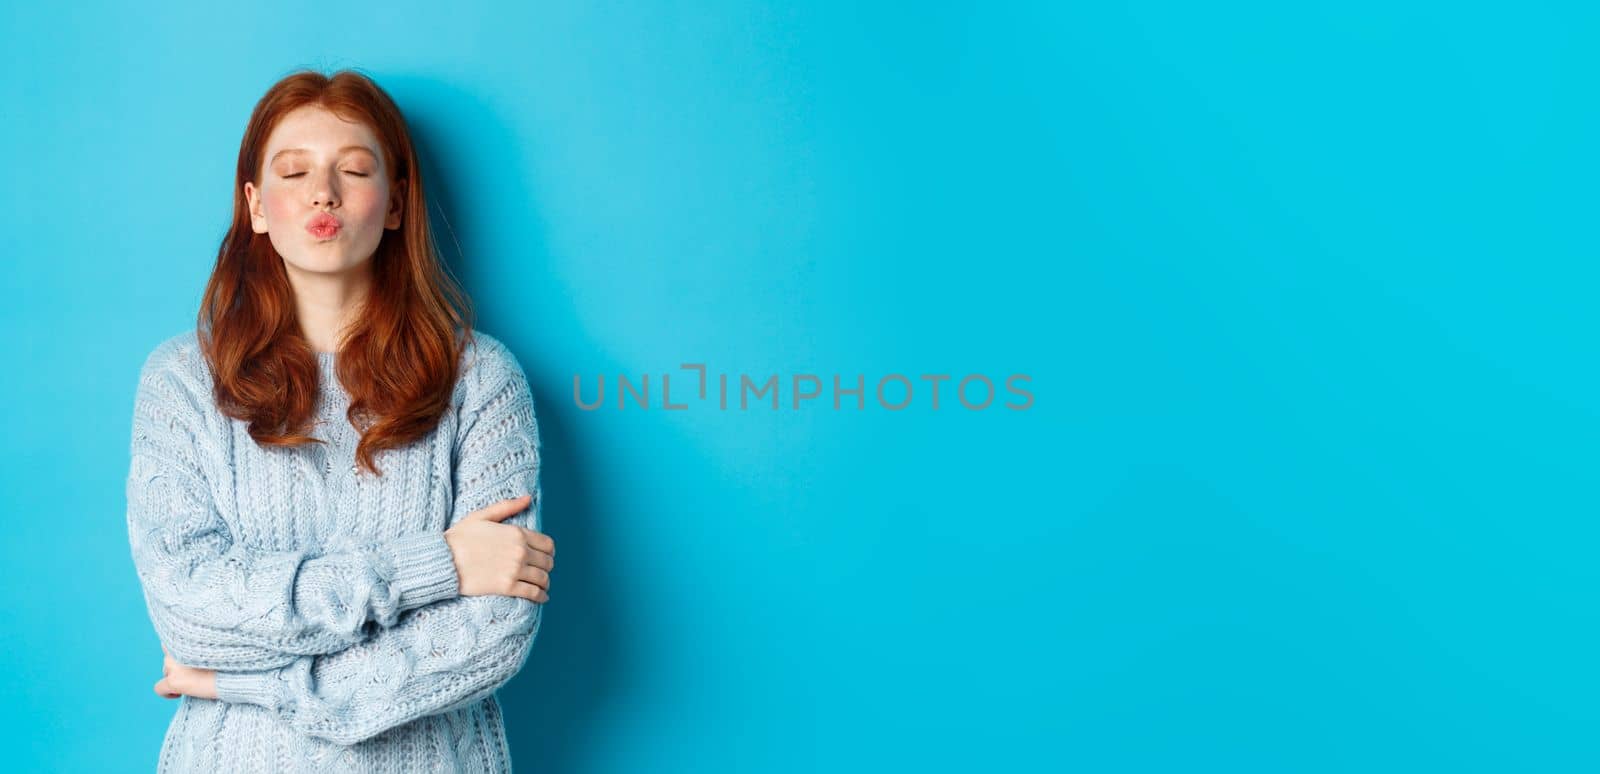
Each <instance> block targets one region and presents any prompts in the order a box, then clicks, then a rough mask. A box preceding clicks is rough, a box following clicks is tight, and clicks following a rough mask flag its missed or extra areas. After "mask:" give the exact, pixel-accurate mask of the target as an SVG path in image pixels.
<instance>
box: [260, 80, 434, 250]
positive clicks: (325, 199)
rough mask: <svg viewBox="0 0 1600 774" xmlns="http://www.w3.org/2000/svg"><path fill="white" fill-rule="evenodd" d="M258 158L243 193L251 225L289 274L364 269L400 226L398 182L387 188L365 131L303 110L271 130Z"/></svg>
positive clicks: (312, 108)
mask: <svg viewBox="0 0 1600 774" xmlns="http://www.w3.org/2000/svg"><path fill="white" fill-rule="evenodd" d="M265 159H266V160H265V162H264V163H263V167H264V169H262V170H258V172H257V177H258V179H257V180H256V181H250V182H246V183H245V184H244V193H245V198H246V199H247V200H248V201H249V204H250V224H251V228H252V229H253V230H254V231H255V233H257V234H267V235H268V238H269V239H271V241H272V246H273V248H274V249H276V250H277V252H278V255H280V256H282V257H283V260H284V263H285V268H286V269H288V270H289V272H290V273H291V274H293V273H296V272H299V273H303V274H345V273H348V272H351V271H353V270H358V269H359V270H365V269H368V268H370V267H368V266H367V265H366V264H367V261H368V259H370V258H371V257H372V254H373V253H374V252H376V251H377V249H378V241H379V240H380V239H382V237H383V232H384V230H385V229H396V228H399V227H400V213H401V211H402V208H403V205H404V201H405V200H404V186H403V185H401V186H399V187H395V188H394V189H393V190H391V186H390V185H389V174H390V172H389V169H388V168H387V167H386V166H385V165H384V159H383V153H382V151H381V149H380V148H379V147H378V142H377V138H376V137H375V136H374V135H373V133H372V130H370V129H368V128H367V126H366V125H365V124H362V123H359V122H351V121H346V120H344V119H342V118H340V117H338V116H336V115H334V114H333V113H331V112H329V111H328V110H327V109H326V108H322V107H320V106H317V105H305V106H302V107H299V108H296V109H295V110H293V111H291V112H290V113H288V114H287V115H285V116H284V117H283V118H282V119H281V120H280V121H279V122H278V125H277V126H276V127H275V128H274V129H273V130H272V135H271V136H270V137H268V138H267V149H266V153H265ZM401 182H402V184H403V182H404V181H401ZM328 216H331V218H332V219H331V220H329V218H328ZM319 223H320V224H336V225H337V227H336V228H330V227H327V225H324V226H322V227H318V224H319ZM308 227H309V228H308Z"/></svg>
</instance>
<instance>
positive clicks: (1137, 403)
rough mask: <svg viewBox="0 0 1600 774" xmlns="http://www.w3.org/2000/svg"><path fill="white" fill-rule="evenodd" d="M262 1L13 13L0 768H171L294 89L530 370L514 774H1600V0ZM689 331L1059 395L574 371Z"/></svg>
mask: <svg viewBox="0 0 1600 774" xmlns="http://www.w3.org/2000/svg"><path fill="white" fill-rule="evenodd" d="M228 5H229V4H214V3H198V2H187V3H167V4H163V5H160V6H157V7H154V8H149V7H139V6H135V5H132V4H122V3H116V4H109V3H108V4H104V5H94V4H72V5H66V4H51V3H27V4H13V5H11V6H10V7H8V9H7V10H6V11H5V14H4V18H3V20H0V25H3V26H0V51H3V52H4V53H3V54H0V56H3V57H4V59H5V67H4V75H3V78H0V100H3V103H4V104H5V106H6V109H5V112H6V114H7V115H6V119H5V120H4V121H3V122H0V147H4V149H5V154H6V160H5V163H4V165H3V166H4V170H5V172H4V179H5V184H4V185H3V186H0V217H3V218H4V219H5V221H4V224H3V226H4V231H5V235H6V248H5V259H4V260H0V282H3V283H4V287H5V289H6V291H7V299H6V303H5V304H0V324H3V326H4V331H5V336H4V337H3V343H0V347H3V350H0V357H3V359H4V361H5V362H6V363H7V364H8V368H7V373H6V376H5V378H4V381H3V387H0V390H3V392H0V398H3V399H4V400H5V402H6V403H7V405H10V406H11V409H10V411H9V412H8V421H7V423H6V432H5V434H4V440H3V441H0V444H3V450H4V459H3V460H0V490H3V491H4V492H5V496H4V498H3V502H4V506H3V507H4V508H5V512H4V514H3V517H4V520H5V525H6V532H7V534H6V536H5V539H4V542H3V548H0V568H3V571H4V573H5V579H6V583H5V586H4V588H5V591H4V592H3V605H4V611H5V612H4V615H3V618H4V624H3V626H0V637H3V640H0V652H3V653H4V654H5V662H4V669H3V670H0V693H3V695H4V696H5V697H6V701H5V703H4V704H3V705H0V713H3V714H0V728H3V729H4V731H0V741H3V742H4V743H5V750H6V751H7V755H9V756H10V758H11V760H10V761H8V764H7V766H6V768H9V769H12V770H19V771H23V770H26V771H34V770H41V771H43V770H61V771H147V770H149V769H150V768H152V767H153V765H154V761H155V755H156V751H157V749H158V747H159V744H160V740H161V735H162V733H163V731H164V729H165V728H166V725H167V722H168V720H169V719H170V718H171V716H172V713H173V711H174V707H175V705H174V704H173V703H171V702H168V701H165V700H162V699H160V698H158V697H156V696H155V695H154V694H153V693H152V692H151V685H152V684H153V683H154V682H155V681H156V680H157V679H158V678H159V676H160V664H161V653H160V650H159V647H158V642H157V640H156V638H155V636H154V634H153V632H152V630H151V628H150V624H149V621H148V619H147V617H146V612H145V609H144V607H143V601H142V598H141V596H140V593H139V589H138V586H137V579H136V577H135V575H134V572H133V567H132V563H131V560H130V558H129V554H128V549H127V535H126V525H125V522H124V518H125V511H124V509H125V501H124V494H123V485H124V479H125V476H126V473H127V445H128V437H129V428H130V426H131V408H132V398H133V391H134V387H135V381H136V377H137V372H138V367H139V365H140V364H141V362H142V360H143V358H144V356H145V355H146V354H147V353H148V352H149V350H150V349H151V348H152V347H154V345H155V344H156V343H158V342H159V341H160V340H161V339H163V338H165V337H167V336H170V335H173V334H175V333H177V332H179V331H181V330H183V329H184V328H185V327H187V326H190V325H192V323H193V317H194V313H195V309H196V307H197V304H198V301H199V295H200V291H201V289H202V288H203V284H204V281H205V278H206V276H207V274H208V272H209V270H210V267H211V263H212V261H213V259H214V257H215V252H216V248H217V245H218V242H219V241H220V239H221V236H222V232H223V230H224V228H225V226H226V222H227V218H228V215H229V206H230V201H231V199H230V196H231V194H230V190H229V188H230V186H231V184H232V177H231V174H232V167H233V164H234V161H235V157H236V154H237V150H238V143H239V139H240V135H241V133H242V131H243V129H244V125H245V122H246V119H247V118H248V115H249V111H250V108H251V107H252V105H253V104H254V102H255V100H256V99H257V98H259V96H260V95H261V93H262V92H263V91H264V90H265V89H266V88H267V87H268V86H269V85H270V84H271V83H272V82H273V81H275V80H276V79H277V78H279V77H281V76H283V75H285V74H287V73H288V72H290V71H291V70H293V69H295V68H297V67H300V66H311V67H317V68H320V69H324V70H332V69H336V68H339V67H360V68H363V69H364V70H365V71H366V72H368V73H369V74H371V75H372V76H373V77H374V78H375V79H377V80H378V82H379V83H380V84H381V85H383V86H384V87H385V88H386V89H388V90H389V91H390V92H391V93H392V94H393V95H394V96H395V97H396V99H397V100H398V101H399V102H400V104H401V106H402V107H403V109H404V110H405V111H406V113H407V115H408V117H409V120H410V121H411V125H412V128H413V130H414V132H415V133H416V136H417V139H418V142H419V145H420V148H421V152H422V153H423V155H424V156H425V158H426V165H427V167H426V172H427V173H428V174H429V175H430V176H431V178H430V180H431V183H430V184H431V191H430V193H431V195H432V197H433V203H434V205H435V208H436V210H437V211H436V212H435V213H434V218H435V222H436V224H438V225H439V227H440V229H441V231H440V240H441V242H442V243H443V244H444V246H445V248H446V255H447V257H448V258H449V259H450V261H451V262H452V265H454V266H455V268H456V271H457V273H458V274H459V275H460V276H461V277H462V279H463V281H464V283H465V285H466V287H467V289H468V290H469V291H470V292H471V293H472V294H473V296H474V298H475V300H476V301H477V303H478V308H479V312H480V327H481V328H482V329H483V330H485V331H487V332H489V333H491V334H493V335H495V336H497V337H499V338H501V339H502V340H503V341H505V342H506V343H507V344H508V345H510V346H511V348H512V349H513V351H514V352H515V353H516V354H517V355H518V356H519V358H520V359H521V361H522V363H523V364H524V366H525V368H526V369H527V370H528V372H529V374H530V376H531V378H532V380H533V382H534V389H535V394H536V399H537V401H538V402H539V414H540V422H541V430H542V434H543V437H544V442H545V445H546V458H545V465H546V467H545V471H544V476H545V479H544V480H545V494H546V505H545V508H546V511H545V519H546V526H547V529H548V531H549V532H550V533H551V534H552V535H553V536H555V537H556V539H557V540H558V542H559V544H560V547H561V548H560V551H561V557H562V561H561V566H560V570H559V571H558V572H557V573H556V576H555V578H554V582H553V584H552V588H551V590H552V592H553V598H552V601H551V602H550V604H549V607H548V609H547V610H546V620H545V623H544V626H543V629H542V631H541V634H540V638H539V640H538V642H537V644H536V646H535V648H534V651H533V654H532V656H531V658H530V661H529V665H528V667H527V669H526V670H525V671H523V672H522V673H521V674H519V675H518V676H517V677H516V678H515V680H513V682H512V683H511V684H510V685H509V686H508V687H507V688H506V689H504V690H503V691H502V694H501V695H502V700H503V702H504V704H505V706H506V710H507V723H508V729H509V731H510V734H511V737H512V752H513V755H514V757H515V758H516V761H517V764H518V768H519V770H524V769H525V770H527V771H553V772H611V771H615V772H635V771H651V772H669V771H684V772H688V771H693V772H724V771H726V772H736V771H737V772H746V771H774V772H787V771H815V770H828V771H875V770H896V771H898V770H927V771H966V770H986V771H990V770H992V771H1065V770H1073V771H1118V772H1122V771H1180V770H1182V771H1191V770H1217V771H1224V770H1225V771H1263V772H1267V771H1271V772H1278V771H1364V772H1365V771H1407V772H1410V771H1420V770H1430V771H1513V770H1517V771H1580V770H1581V771H1593V770H1596V768H1597V767H1600V748H1597V744H1600V743H1597V737H1596V736H1595V732H1594V729H1595V728H1596V724H1597V722H1600V711H1597V709H1596V706H1597V696H1600V680H1597V672H1596V668H1595V660H1596V655H1595V654H1596V653H1597V652H1600V648H1597V646H1600V637H1597V624H1600V620H1597V615H1596V610H1597V605H1596V599H1595V593H1594V592H1595V590H1596V581H1597V579H1600V578H1597V575H1600V571H1597V569H1596V562H1595V548H1596V539H1597V537H1600V532H1597V529H1596V527H1595V520H1596V517H1597V516H1600V508H1597V505H1600V504H1597V502H1596V499H1597V498H1596V486H1595V485H1596V482H1597V476H1596V470H1597V462H1600V455H1597V446H1596V438H1597V430H1600V427H1597V419H1600V398H1597V395H1600V393H1597V387H1600V384H1597V381H1600V380H1597V370H1596V355H1597V350H1596V347H1595V334H1596V331H1597V330H1600V328H1597V322H1600V321H1597V320H1596V316H1597V315H1596V291H1597V283H1596V280H1597V279H1600V273H1597V271H1596V269H1595V261H1594V258H1595V256H1594V249H1593V244H1594V242H1593V239H1592V234H1593V223H1594V222H1595V221H1594V212H1595V205H1596V201H1595V195H1594V191H1595V180H1596V171H1597V169H1596V161H1597V155H1596V147H1597V138H1600V131H1597V130H1600V126H1597V121H1596V119H1597V113H1600V99H1597V98H1596V96H1595V94H1596V92H1595V81H1594V75H1595V73H1596V65H1597V64H1600V62H1597V56H1596V54H1595V47H1594V40H1595V33H1596V32H1597V28H1596V25H1595V22H1596V18H1595V16H1594V14H1593V12H1592V11H1588V10H1586V9H1585V8H1582V7H1580V4H1572V5H1571V6H1570V7H1568V6H1563V5H1559V4H1550V3H1537V2H1521V3H1515V4H1511V3H1506V4H1475V3H1469V4H1456V3H1448V4H1447V3H1409V4H1406V3H1402V4H1396V3H1378V2H1338V3H1331V2H1330V3H1294V4H1276V3H1259V4H1245V3H1222V4H1219V3H1193V4H1179V3H1170V4H1162V3H1127V2H1109V3H1093V4H1083V6H1084V7H1083V8H1079V9H1071V8H1062V7H1060V6H1058V5H1057V4H1046V3H1030V4H1003V5H994V6H990V7H986V8H984V9H981V10H979V9H976V8H971V7H966V6H961V5H953V4H900V5H881V6H879V7H877V8H873V9H862V8H858V7H856V6H857V4H855V3H844V2H839V3H811V4H805V5H804V6H803V7H786V4H780V3H694V4H671V5H652V6H646V5H644V4H638V5H632V4H628V5H624V4H598V3H596V4H581V5H580V4H563V5H554V4H524V3H509V2H508V3H496V4H490V5H479V6H472V5H470V4H469V5H466V6H461V7H451V8H448V9H447V8H445V7H444V6H440V5H436V4H425V5H419V4H411V3H383V4H376V3H374V4H365V5H362V6H361V7H358V8H350V7H346V6H347V5H348V4H335V5H329V4H325V3H282V4H275V5H273V6H272V7H271V8H270V9H262V10H261V11H260V12H259V14H258V15H249V16H247V15H241V14H242V13H243V12H241V11H235V10H232V9H230V8H229V7H228ZM1286 5H1287V6H1292V8H1289V7H1285V6H1286ZM1091 9H1092V10H1091ZM446 221H447V222H448V225H449V229H448V230H445V225H444V224H445V222H446ZM685 362H704V363H706V364H707V365H708V367H709V368H710V370H711V372H712V374H713V375H715V374H717V373H727V374H730V375H735V376H733V378H735V379H736V378H737V376H736V375H737V374H741V373H744V374H750V375H752V376H753V377H755V378H764V377H765V376H766V375H770V374H774V373H776V374H779V375H780V378H781V379H783V380H787V379H788V378H789V377H790V376H791V375H793V374H795V373H815V374H820V375H822V376H823V377H824V378H828V377H830V376H831V375H833V374H840V375H842V377H843V378H844V379H846V380H850V379H853V378H854V376H855V375H856V374H858V373H859V374H864V375H865V377H866V379H867V380H868V383H869V385H870V384H872V382H873V380H875V379H877V378H879V377H882V376H884V375H886V374H889V373H901V374H907V375H910V376H912V377H913V379H915V376H916V375H918V374H922V373H948V374H952V375H953V376H954V377H955V378H957V379H959V378H961V377H962V376H965V375H967V374H970V373H981V374H984V375H986V376H988V377H990V378H991V379H993V380H996V381H997V382H998V381H1000V380H1002V379H1003V378H1004V377H1005V376H1007V375H1009V374H1013V373H1025V374H1028V375H1030V376H1031V377H1032V380H1033V381H1032V382H1031V384H1030V385H1029V388H1030V389H1031V390H1032V392H1033V393H1034V395H1035V403H1034V405H1033V406H1032V407H1031V408H1030V409H1028V410H1026V411H1008V410H1004V409H1001V408H999V407H998V403H999V402H1001V401H1003V400H1005V397H1004V396H1002V397H1001V398H999V399H997V405H996V406H994V407H991V408H990V409H989V410H985V411H969V410H966V409H963V408H960V407H959V405H958V404H955V403H954V401H952V400H951V399H950V394H949V393H948V392H945V393H943V394H942V395H941V408H940V409H938V410H937V411H935V410H933V409H932V408H931V407H930V405H929V402H928V400H927V397H926V394H925V392H919V393H918V395H917V399H916V400H915V401H914V402H913V404H912V406H911V407H910V408H907V409H906V410H903V411H898V412H890V411H886V410H883V409H882V408H881V407H880V406H878V405H877V404H876V403H875V401H874V400H873V399H872V397H871V395H870V394H869V396H868V405H867V408H866V409H864V410H861V411H854V410H845V411H837V412H835V411H833V410H832V409H831V408H830V407H828V405H829V404H827V403H826V402H825V401H814V402H813V405H811V406H808V407H807V408H806V409H804V410H801V411H793V410H790V409H787V408H785V409H783V410H780V411H776V412H774V411H772V410H771V409H770V408H762V409H756V408H754V407H752V408H751V409H750V410H747V411H739V410H736V409H734V408H732V407H730V409H729V410H726V411H719V410H716V409H715V407H714V404H709V403H707V404H698V405H692V406H691V407H690V409H689V410H686V411H678V412H666V411H662V410H660V407H659V399H657V400H656V401H655V402H653V404H652V407H651V408H650V409H646V410H634V407H631V406H630V407H629V409H627V410H619V409H617V408H616V406H615V403H614V402H612V403H611V404H610V405H609V406H608V407H607V408H606V409H604V410H600V411H593V412H586V411H582V410H580V409H578V407H577V406H576V405H575V403H574V401H573V399H572V382H573V378H574V376H576V375H578V374H583V375H585V378H586V379H588V380H589V381H588V383H589V384H590V385H592V383H593V379H594V378H595V375H598V374H607V375H608V379H612V380H614V379H615V376H616V375H617V374H619V373H623V374H627V375H629V376H630V377H632V378H633V379H635V380H637V378H638V376H639V375H640V374H644V373H650V374H661V373H666V372H673V373H682V372H678V371H676V369H677V367H678V365H679V364H681V363H685ZM658 378H659V377H655V376H653V377H652V382H653V383H656V379H658ZM675 381H677V380H676V379H675ZM684 383H687V378H685V380H684ZM917 385H918V387H919V389H920V388H925V387H926V383H925V382H922V381H920V380H917ZM613 386H614V384H613ZM949 386H950V383H946V385H945V388H946V389H948V388H949ZM678 389H679V388H678V387H677V386H676V385H675V386H674V398H675V399H677V398H678V396H679V393H678ZM785 389H786V388H785ZM784 397H785V400H787V392H785V396H784ZM613 401H614V398H613Z"/></svg>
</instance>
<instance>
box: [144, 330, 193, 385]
mask: <svg viewBox="0 0 1600 774" xmlns="http://www.w3.org/2000/svg"><path fill="white" fill-rule="evenodd" d="M196 359H199V360H204V359H205V358H204V357H202V356H201V352H200V338H199V336H198V335H197V334H196V333H195V331H193V330H187V331H184V332H182V333H179V334H177V335H175V336H169V337H167V338H165V339H163V340H161V342H160V343H158V344H156V346H155V348H154V349H152V350H150V352H149V353H148V354H147V355H145V358H144V367H143V368H142V369H141V370H142V371H143V372H144V373H146V374H160V373H164V372H170V371H173V370H186V369H188V368H190V367H192V366H193V364H194V360H196Z"/></svg>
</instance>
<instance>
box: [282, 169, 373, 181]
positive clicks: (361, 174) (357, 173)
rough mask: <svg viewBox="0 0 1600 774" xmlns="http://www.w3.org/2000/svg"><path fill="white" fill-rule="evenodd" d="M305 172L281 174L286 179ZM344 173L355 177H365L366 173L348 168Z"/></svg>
mask: <svg viewBox="0 0 1600 774" xmlns="http://www.w3.org/2000/svg"><path fill="white" fill-rule="evenodd" d="M305 174H306V173H304V172H296V173H294V174H292V175H283V178H284V179H288V178H291V177H304V176H305ZM345 174H348V175H355V176H356V177H367V173H365V172H355V171H353V170H349V169H347V170H345Z"/></svg>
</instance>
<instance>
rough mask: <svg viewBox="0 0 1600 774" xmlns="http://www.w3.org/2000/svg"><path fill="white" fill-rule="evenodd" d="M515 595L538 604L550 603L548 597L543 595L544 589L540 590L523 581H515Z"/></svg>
mask: <svg viewBox="0 0 1600 774" xmlns="http://www.w3.org/2000/svg"><path fill="white" fill-rule="evenodd" d="M516 595H517V596H519V597H524V598H527V599H531V600H533V601H535V602H538V603H540V604H543V603H545V602H548V601H550V595H549V594H547V593H545V590H544V589H541V588H539V587H538V586H535V585H533V584H532V583H529V582H527V581H525V580H519V581H517V586H516Z"/></svg>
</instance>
